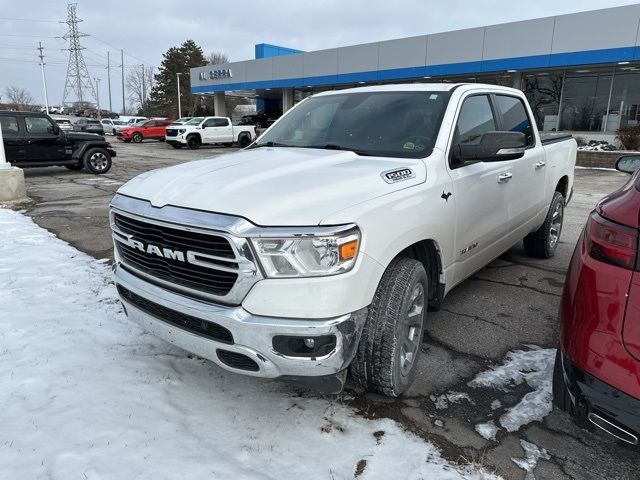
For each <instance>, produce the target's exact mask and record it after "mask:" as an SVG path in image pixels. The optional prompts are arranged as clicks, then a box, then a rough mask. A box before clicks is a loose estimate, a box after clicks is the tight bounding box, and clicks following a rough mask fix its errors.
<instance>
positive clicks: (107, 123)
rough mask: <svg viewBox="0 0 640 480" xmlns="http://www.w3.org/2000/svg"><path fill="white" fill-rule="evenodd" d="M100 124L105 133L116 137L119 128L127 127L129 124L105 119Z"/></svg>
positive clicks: (118, 120)
mask: <svg viewBox="0 0 640 480" xmlns="http://www.w3.org/2000/svg"><path fill="white" fill-rule="evenodd" d="M100 123H101V124H102V128H103V129H104V133H105V134H109V135H115V134H116V128H117V127H124V126H126V125H127V122H125V121H124V120H120V119H117V118H115V119H110V118H105V119H102V120H101V121H100Z"/></svg>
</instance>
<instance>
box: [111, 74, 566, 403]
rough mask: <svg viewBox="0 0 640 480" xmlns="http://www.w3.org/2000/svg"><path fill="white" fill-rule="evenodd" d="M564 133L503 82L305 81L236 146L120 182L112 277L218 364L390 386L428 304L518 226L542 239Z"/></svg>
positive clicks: (550, 245)
mask: <svg viewBox="0 0 640 480" xmlns="http://www.w3.org/2000/svg"><path fill="white" fill-rule="evenodd" d="M194 120H195V119H194ZM196 123H197V122H196ZM197 126H198V125H195V126H194V128H195V127H197ZM172 128H175V127H172ZM213 128H215V127H213ZM206 130H208V128H207V129H204V130H203V129H202V128H201V130H200V131H199V133H204V132H206ZM185 133H186V132H185ZM180 135H184V133H183V134H180ZM576 150H577V145H576V142H575V141H574V140H573V139H572V138H571V136H570V135H560V134H556V135H554V136H542V135H541V134H539V133H538V130H537V128H536V124H535V121H534V116H533V114H532V112H531V109H530V107H529V105H528V103H527V100H526V97H525V96H524V94H523V93H522V92H521V91H520V90H515V89H511V88H505V87H499V86H491V85H482V84H403V85H385V86H372V87H366V88H356V89H348V90H341V91H331V92H323V93H319V94H317V95H314V96H312V97H310V98H308V99H306V100H305V101H304V102H301V103H299V104H298V105H296V106H295V107H294V108H293V109H291V110H289V111H288V112H287V113H286V114H285V115H284V116H283V117H282V118H281V119H280V120H279V121H278V122H277V123H276V124H274V125H273V126H272V127H271V128H270V129H269V130H268V131H267V132H266V133H265V134H263V136H261V137H260V138H259V139H258V140H257V141H256V142H255V143H253V144H252V145H251V146H250V147H249V148H246V149H245V150H243V151H241V152H238V153H234V154H230V155H225V156H224V158H222V157H216V158H215V159H211V160H200V161H197V162H194V163H191V164H189V163H186V164H181V165H177V166H174V167H169V168H163V169H160V170H155V171H153V172H147V173H144V174H143V175H141V176H139V177H137V178H134V179H133V180H131V181H130V182H128V183H127V184H125V185H124V186H122V187H121V188H120V189H119V190H118V193H117V195H116V196H115V197H114V198H113V200H112V203H111V226H112V229H113V240H114V245H115V264H114V275H115V282H116V284H117V288H118V292H119V294H120V298H121V300H122V303H123V305H124V307H125V311H126V312H127V314H128V316H129V318H131V319H132V320H134V321H136V322H138V323H140V324H141V325H142V326H143V327H144V328H146V329H148V330H150V331H152V332H153V333H154V334H156V335H158V336H160V337H161V338H164V339H166V340H168V341H170V342H171V343H173V344H174V345H177V346H179V347H182V348H184V349H186V350H189V351H191V352H194V353H195V354H197V355H199V356H201V357H204V358H207V359H209V360H211V361H213V362H215V363H217V364H218V365H220V366H222V367H223V368H226V369H228V370H231V371H233V372H237V373H244V374H247V375H253V376H259V377H267V378H284V379H288V380H297V381H302V382H304V383H305V384H307V385H311V386H313V387H314V388H317V389H319V390H324V391H332V392H336V391H339V390H340V389H341V388H342V386H343V384H344V381H345V378H346V374H347V370H350V372H351V376H352V378H353V380H354V381H355V382H356V383H357V384H359V385H361V386H362V387H364V388H365V389H367V390H369V391H373V392H378V393H382V394H385V395H390V396H397V395H400V394H401V393H402V392H404V391H405V390H406V389H407V388H408V387H409V385H411V383H412V382H413V379H414V377H415V375H416V368H415V367H416V364H417V363H418V359H419V356H420V354H421V343H422V338H423V331H424V325H425V322H426V321H428V315H427V309H428V307H430V308H433V309H438V308H439V307H440V306H441V305H442V302H443V301H444V297H445V295H446V294H447V293H448V292H449V291H451V289H452V288H453V287H454V286H456V285H457V284H459V283H460V282H462V281H463V280H464V279H466V278H467V277H469V276H470V275H472V274H473V273H475V272H476V271H478V270H479V269H480V268H482V267H484V266H485V265H487V264H488V263H489V262H491V261H492V260H494V259H495V258H497V257H498V256H499V255H501V254H502V253H504V252H505V251H506V250H508V249H509V248H511V247H512V246H513V245H514V244H516V243H517V242H519V241H522V240H523V239H524V246H525V249H526V251H527V252H528V253H529V254H530V255H532V256H536V257H541V258H548V257H551V256H553V255H554V252H555V250H556V247H557V245H558V241H559V238H560V233H561V229H562V223H563V218H564V207H565V205H566V203H567V202H568V201H569V199H570V197H571V193H572V189H573V170H574V166H575V160H576Z"/></svg>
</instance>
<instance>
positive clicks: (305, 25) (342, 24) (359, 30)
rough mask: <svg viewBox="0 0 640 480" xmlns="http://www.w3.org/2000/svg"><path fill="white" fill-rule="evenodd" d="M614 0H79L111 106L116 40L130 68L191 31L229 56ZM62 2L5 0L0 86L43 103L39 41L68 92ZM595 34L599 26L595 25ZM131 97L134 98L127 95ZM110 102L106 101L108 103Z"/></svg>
mask: <svg viewBox="0 0 640 480" xmlns="http://www.w3.org/2000/svg"><path fill="white" fill-rule="evenodd" d="M631 3H633V2H630V1H628V0H627V1H624V0H622V1H616V0H581V1H579V2H578V1H575V0H574V1H562V0H535V1H534V2H516V1H514V0H448V1H446V2H445V1H442V0H395V1H389V0H322V1H319V2H304V1H292V0H271V1H267V0H255V1H254V0H245V1H237V2H216V1H211V0H209V1H206V0H200V1H198V2H181V1H176V0H170V1H169V0H166V1H165V0H135V1H133V0H128V1H121V0H108V1H107V0H78V17H79V18H81V19H82V20H83V22H82V23H81V24H80V29H81V31H82V32H83V33H86V34H88V35H89V36H87V37H84V38H83V39H82V45H83V46H84V47H86V50H85V60H86V63H87V65H88V68H89V72H90V74H91V76H92V77H100V78H101V79H102V81H101V82H100V103H101V106H106V107H107V108H108V94H107V71H106V63H107V60H106V55H107V51H110V52H111V53H110V54H111V60H112V62H111V64H112V65H114V66H115V65H117V66H118V68H113V69H112V71H111V86H112V88H111V90H112V98H113V108H114V110H118V109H119V106H120V105H121V104H122V100H121V98H122V97H121V95H122V90H121V87H120V68H119V65H120V49H121V48H122V49H124V51H125V59H124V63H125V74H126V72H127V69H128V68H130V67H132V66H133V65H135V64H138V65H139V64H141V63H145V64H147V65H152V66H153V67H157V66H158V65H159V64H160V61H161V60H162V54H163V53H164V52H165V51H166V50H167V49H169V48H170V47H172V46H176V45H179V44H180V43H182V42H183V41H184V40H186V39H188V38H191V39H193V40H194V41H195V42H196V43H197V44H199V45H200V46H201V47H202V48H203V50H204V52H205V54H208V53H210V52H212V51H222V52H224V53H226V54H227V55H229V56H230V57H231V59H232V61H233V60H247V59H251V58H253V57H254V45H255V44H256V43H273V44H277V45H283V46H288V47H292V48H297V49H300V50H307V51H309V50H318V49H323V48H332V47H339V46H345V45H353V44H357V43H366V42H373V41H378V40H387V39H391V38H401V37H408V36H412V35H422V34H427V33H434V32H443V31H448V30H457V29H460V28H467V27H476V26H483V25H491V24H496V23H504V22H510V21H515V20H525V19H529V18H537V17H544V16H552V15H558V14H564V13H573V12H577V11H584V10H593V9H597V8H606V7H613V6H620V5H628V4H631ZM66 5H67V2H65V1H58V0H40V1H36V0H0V12H2V13H0V47H2V52H1V53H0V95H1V96H2V97H3V99H4V90H5V87H7V86H8V85H16V86H21V87H24V88H26V89H27V90H29V92H30V93H31V94H32V95H33V97H34V98H35V99H36V101H37V102H38V103H44V94H43V89H42V82H41V79H40V68H39V66H38V58H37V51H36V47H37V45H38V42H39V41H41V42H42V44H43V46H44V47H45V57H46V58H45V61H46V62H47V66H46V75H47V86H48V92H49V103H50V104H53V105H55V104H59V103H60V102H61V100H62V93H63V89H64V78H65V73H66V65H67V57H66V52H64V51H62V49H64V48H65V46H66V45H65V41H64V40H62V39H60V38H56V37H60V36H62V35H63V34H64V32H65V29H66V25H65V24H60V23H58V22H59V21H63V20H65V19H66ZM594 34H595V32H594ZM127 103H128V102H127ZM103 108H104V107H103Z"/></svg>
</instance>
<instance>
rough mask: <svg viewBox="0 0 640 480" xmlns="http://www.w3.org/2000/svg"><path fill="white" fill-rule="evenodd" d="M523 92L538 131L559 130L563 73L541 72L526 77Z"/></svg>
mask: <svg viewBox="0 0 640 480" xmlns="http://www.w3.org/2000/svg"><path fill="white" fill-rule="evenodd" d="M522 87H523V91H524V93H525V95H526V96H527V100H529V105H531V110H533V116H534V117H535V119H536V124H537V125H538V130H543V131H545V132H553V131H556V130H558V108H559V106H560V98H561V96H562V72H561V71H560V72H539V73H532V74H528V75H525V76H524V79H523V84H522Z"/></svg>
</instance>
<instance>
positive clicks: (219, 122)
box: [203, 118, 229, 127]
mask: <svg viewBox="0 0 640 480" xmlns="http://www.w3.org/2000/svg"><path fill="white" fill-rule="evenodd" d="M228 125H229V120H227V119H226V118H210V119H209V120H207V121H206V122H204V125H203V127H226V126H228Z"/></svg>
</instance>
